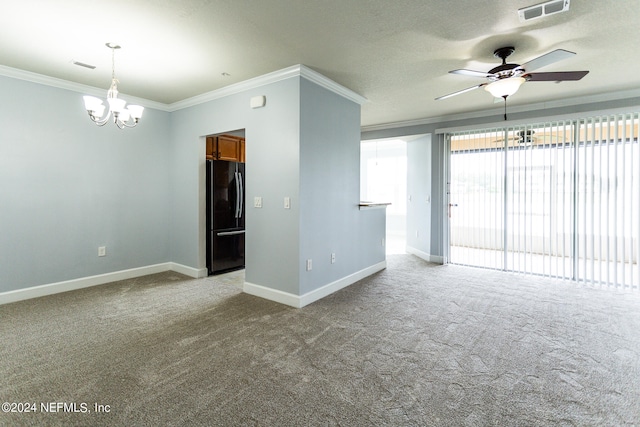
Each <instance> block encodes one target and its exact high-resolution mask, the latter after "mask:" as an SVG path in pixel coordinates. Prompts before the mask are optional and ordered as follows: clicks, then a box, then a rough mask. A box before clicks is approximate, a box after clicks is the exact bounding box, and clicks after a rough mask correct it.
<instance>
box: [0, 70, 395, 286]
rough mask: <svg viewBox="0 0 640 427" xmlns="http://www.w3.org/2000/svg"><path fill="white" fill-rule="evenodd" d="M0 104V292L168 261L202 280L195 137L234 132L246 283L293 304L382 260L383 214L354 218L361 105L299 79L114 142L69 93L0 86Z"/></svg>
mask: <svg viewBox="0 0 640 427" xmlns="http://www.w3.org/2000/svg"><path fill="white" fill-rule="evenodd" d="M0 91H1V93H3V96H2V98H1V99H0V183H2V184H0V199H1V200H2V205H1V209H0V227H1V230H0V231H1V232H0V263H1V268H0V292H6V291H11V290H16V289H23V288H28V287H33V286H37V285H43V284H51V283H56V282H60V281H66V280H72V279H81V278H85V277H88V276H94V275H100V274H105V273H113V272H117V271H121V270H126V269H132V268H138V267H147V266H150V265H154V264H160V263H167V262H174V263H177V264H181V265H184V266H186V267H191V268H194V269H197V270H200V272H204V269H205V265H206V260H205V239H206V233H205V164H206V163H205V136H206V135H209V134H214V133H222V132H227V131H235V130H238V129H244V132H245V136H246V139H247V153H246V159H247V176H246V190H247V192H246V197H247V205H248V206H247V218H246V220H247V242H246V243H247V250H246V257H247V270H246V280H247V281H248V282H250V283H253V284H257V285H262V286H265V287H268V288H272V289H276V290H280V291H283V292H287V293H290V294H294V295H301V294H303V293H306V292H309V291H311V290H314V289H317V288H318V287H321V286H324V285H326V284H328V283H330V282H333V281H336V280H339V279H341V278H343V277H345V276H348V275H349V274H352V273H355V272H357V271H359V270H362V269H364V268H367V267H369V266H372V265H375V264H377V263H379V262H381V261H383V260H384V249H383V247H382V246H381V244H380V239H381V238H382V237H384V213H383V212H384V211H377V212H361V211H360V210H359V209H358V206H357V205H358V201H359V141H360V128H359V123H360V106H359V105H358V104H357V103H355V102H353V101H349V100H347V99H346V98H343V97H342V96H339V95H337V94H335V93H333V92H331V91H329V90H327V89H325V88H322V87H320V86H318V85H316V84H315V83H311V82H310V81H308V80H306V79H304V78H302V77H299V76H297V77H291V78H288V79H285V80H281V81H278V82H276V83H271V84H266V85H263V86H260V87H258V88H254V89H249V90H246V91H245V92H242V93H238V94H234V95H229V96H226V97H223V98H219V99H216V100H213V101H209V102H206V103H204V104H200V105H197V106H193V107H190V108H185V109H182V110H179V111H176V112H173V113H167V112H162V111H158V110H153V109H150V108H147V109H146V110H145V113H144V116H143V118H142V122H141V125H140V126H138V127H137V128H134V129H125V130H119V129H117V128H116V127H115V126H114V125H112V124H110V123H109V124H107V125H106V126H104V127H98V126H96V125H94V124H93V123H91V121H90V120H89V119H88V117H87V116H86V113H85V112H84V109H83V106H82V94H80V93H78V92H74V91H70V90H65V89H58V88H53V87H50V86H46V85H41V84H37V83H31V82H26V81H22V80H16V79H11V78H7V77H0ZM257 95H264V96H266V98H267V104H266V106H265V107H264V108H259V109H251V108H250V106H249V101H250V99H251V98H252V97H253V96H257ZM125 99H126V97H125ZM256 196H260V197H262V199H263V207H262V208H261V209H257V208H254V207H253V199H254V197H256ZM284 197H290V198H291V209H284V206H283V201H284ZM99 246H106V248H107V256H106V257H98V247H99ZM332 252H335V253H336V254H337V257H338V258H337V262H336V263H335V264H333V265H332V264H331V263H330V254H331V253H332ZM307 258H313V259H314V269H313V271H312V272H309V273H307V272H306V271H305V269H304V267H305V260H306V259H307Z"/></svg>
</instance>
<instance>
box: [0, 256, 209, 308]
mask: <svg viewBox="0 0 640 427" xmlns="http://www.w3.org/2000/svg"><path fill="white" fill-rule="evenodd" d="M165 271H175V272H177V273H181V274H184V275H186V276H189V277H193V278H199V277H204V276H202V274H203V273H202V272H203V271H204V274H205V275H206V271H207V270H206V269H197V268H192V267H187V266H186V265H182V264H177V263H175V262H165V263H162V264H155V265H148V266H145V267H138V268H131V269H128V270H121V271H114V272H112V273H105V274H98V275H96V276H88V277H81V278H79V279H73V280H66V281H64V282H57V283H49V284H46V285H40V286H33V287H30V288H24V289H16V290H14V291H8V292H2V293H0V305H2V304H9V303H11V302H16V301H22V300H26V299H31V298H38V297H43V296H45V295H53V294H59V293H61V292H68V291H74V290H76V289H82V288H88V287H91V286H97V285H104V284H105V283H111V282H117V281H119V280H126V279H133V278H136V277H141V276H146V275H148V274H155V273H162V272H165Z"/></svg>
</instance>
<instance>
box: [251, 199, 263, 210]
mask: <svg viewBox="0 0 640 427" xmlns="http://www.w3.org/2000/svg"><path fill="white" fill-rule="evenodd" d="M253 207H254V208H261V207H262V197H258V196H256V197H254V198H253Z"/></svg>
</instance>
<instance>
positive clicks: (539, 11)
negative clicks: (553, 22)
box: [518, 0, 570, 22]
mask: <svg viewBox="0 0 640 427" xmlns="http://www.w3.org/2000/svg"><path fill="white" fill-rule="evenodd" d="M569 3H570V0H551V1H548V2H544V3H540V4H536V5H534V6H528V7H523V8H522V9H518V16H519V17H520V21H522V22H524V21H528V20H530V19H536V18H542V17H543V16H547V15H553V14H554V13H560V12H566V11H567V10H569Z"/></svg>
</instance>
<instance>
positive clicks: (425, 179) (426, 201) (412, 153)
mask: <svg viewBox="0 0 640 427" xmlns="http://www.w3.org/2000/svg"><path fill="white" fill-rule="evenodd" d="M433 145H434V144H433V143H432V141H431V135H425V136H422V137H420V138H418V139H412V140H410V141H408V142H407V197H408V198H410V199H409V200H408V201H407V247H409V248H414V249H416V250H418V251H420V252H423V253H425V254H429V253H430V250H431V226H430V225H431V208H432V205H433V202H432V200H433V195H432V185H433V181H434V180H433V179H432V174H433V166H432V156H431V152H432V149H433ZM436 204H437V203H436Z"/></svg>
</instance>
